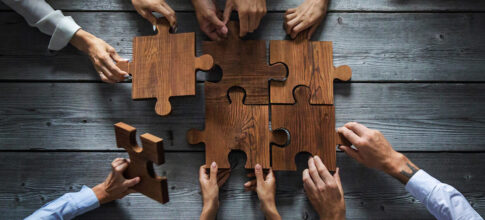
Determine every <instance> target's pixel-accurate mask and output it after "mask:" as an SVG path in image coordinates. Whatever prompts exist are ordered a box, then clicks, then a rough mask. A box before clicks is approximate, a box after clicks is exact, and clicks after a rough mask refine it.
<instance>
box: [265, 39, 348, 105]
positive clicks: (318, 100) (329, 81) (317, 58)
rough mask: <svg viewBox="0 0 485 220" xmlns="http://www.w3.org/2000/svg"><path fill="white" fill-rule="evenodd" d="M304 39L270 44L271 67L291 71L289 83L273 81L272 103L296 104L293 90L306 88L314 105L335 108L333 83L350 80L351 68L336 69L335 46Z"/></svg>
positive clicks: (271, 86)
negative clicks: (282, 67)
mask: <svg viewBox="0 0 485 220" xmlns="http://www.w3.org/2000/svg"><path fill="white" fill-rule="evenodd" d="M305 36H306V35H305V34H300V35H298V36H297V38H296V39H295V40H292V41H289V40H272V41H270V63H271V64H272V63H276V62H283V63H285V64H286V66H287V67H288V77H287V79H286V81H283V82H281V81H271V85H270V95H271V97H270V99H271V103H284V104H292V103H295V100H294V99H293V89H294V88H295V87H297V86H299V85H305V86H308V87H309V88H310V90H311V98H310V103H311V104H329V105H332V104H333V81H334V79H340V80H343V81H346V80H349V79H350V77H351V75H352V70H351V69H350V67H349V66H346V65H344V66H340V67H337V68H335V67H334V66H333V50H332V42H328V41H309V40H307V39H306V38H305Z"/></svg>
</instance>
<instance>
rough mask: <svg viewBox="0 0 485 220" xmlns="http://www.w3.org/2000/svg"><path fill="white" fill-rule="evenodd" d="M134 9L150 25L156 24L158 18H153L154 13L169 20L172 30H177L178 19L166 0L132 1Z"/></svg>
mask: <svg viewBox="0 0 485 220" xmlns="http://www.w3.org/2000/svg"><path fill="white" fill-rule="evenodd" d="M131 3H133V7H135V10H136V11H137V12H138V14H140V15H141V16H142V17H144V18H145V19H147V20H148V21H149V22H150V23H152V24H155V23H156V22H157V18H156V17H155V16H153V14H152V12H158V13H160V14H162V15H163V16H164V17H165V18H167V20H168V22H169V23H170V27H172V29H176V28H177V17H176V16H175V11H174V10H173V9H172V8H171V7H170V6H169V5H168V4H167V3H166V2H165V0H131Z"/></svg>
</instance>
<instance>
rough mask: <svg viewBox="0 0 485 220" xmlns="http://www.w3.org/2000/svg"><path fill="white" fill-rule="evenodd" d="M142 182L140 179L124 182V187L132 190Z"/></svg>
mask: <svg viewBox="0 0 485 220" xmlns="http://www.w3.org/2000/svg"><path fill="white" fill-rule="evenodd" d="M139 182H140V177H135V178H133V179H127V180H125V181H124V182H123V186H125V187H128V188H131V187H133V186H135V185H136V184H138V183H139Z"/></svg>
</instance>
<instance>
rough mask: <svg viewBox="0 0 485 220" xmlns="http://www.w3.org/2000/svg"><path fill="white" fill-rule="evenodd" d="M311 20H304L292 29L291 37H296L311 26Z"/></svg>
mask: <svg viewBox="0 0 485 220" xmlns="http://www.w3.org/2000/svg"><path fill="white" fill-rule="evenodd" d="M310 24H311V23H310V22H308V21H302V22H300V23H299V24H298V25H296V26H295V27H294V28H293V29H292V30H291V38H295V37H296V35H298V34H299V33H300V32H301V31H303V30H305V29H307V28H308V27H310Z"/></svg>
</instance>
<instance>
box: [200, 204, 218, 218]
mask: <svg viewBox="0 0 485 220" xmlns="http://www.w3.org/2000/svg"><path fill="white" fill-rule="evenodd" d="M218 209H219V205H218V204H215V203H204V207H202V212H201V213H200V220H214V219H216V216H217V210H218Z"/></svg>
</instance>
